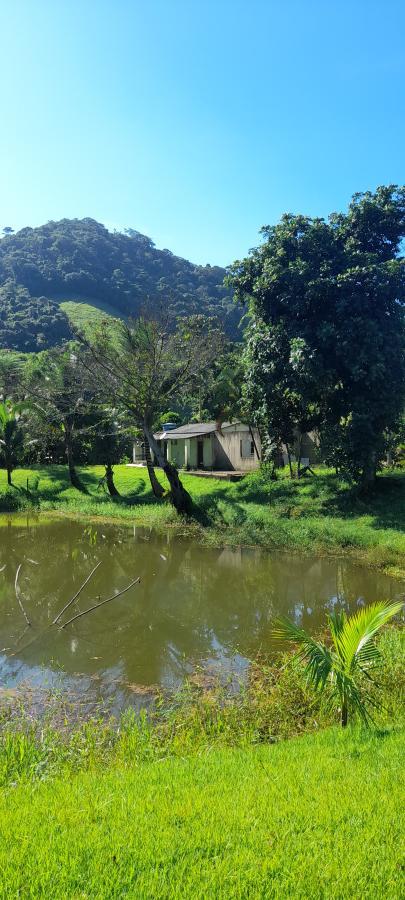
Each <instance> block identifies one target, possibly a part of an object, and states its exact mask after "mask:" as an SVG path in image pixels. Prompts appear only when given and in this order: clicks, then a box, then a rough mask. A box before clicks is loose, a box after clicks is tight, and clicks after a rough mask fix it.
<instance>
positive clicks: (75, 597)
mask: <svg viewBox="0 0 405 900" xmlns="http://www.w3.org/2000/svg"><path fill="white" fill-rule="evenodd" d="M99 566H101V562H98V563H97V565H96V566H94V569H93V570H92V571H91V572H90V575H88V576H87V578H86V580H85V581H83V584H82V585H81V586H80V587H79V590H78V591H77V592H76V594H75V595H74V597H72V599H71V600H69V602H68V603H66V606H64V607H63V609H62V610H61V611H60V613H58V615H57V616H56V618H55V619H54V620H53V622H52V625H56V623H57V622H58V620H59V619H60V618H61V617H62V616H63V613H64V612H66V610H67V609H69V606H71V605H72V603H74V602H75V600H77V598H78V596H79V594H81V592H82V590H83V588H85V587H86V584H88V583H89V581H90V578H91V577H92V575H94V573H95V571H96V569H98V567H99ZM66 624H67V623H66Z"/></svg>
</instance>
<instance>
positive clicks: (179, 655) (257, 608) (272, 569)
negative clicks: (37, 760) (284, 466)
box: [0, 519, 404, 698]
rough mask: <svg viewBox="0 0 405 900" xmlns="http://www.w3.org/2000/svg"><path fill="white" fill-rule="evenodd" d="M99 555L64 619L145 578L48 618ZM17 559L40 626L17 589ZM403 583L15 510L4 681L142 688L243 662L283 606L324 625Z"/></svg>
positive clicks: (6, 538)
mask: <svg viewBox="0 0 405 900" xmlns="http://www.w3.org/2000/svg"><path fill="white" fill-rule="evenodd" d="M3 522H4V520H3ZM100 561H101V565H100V567H99V568H98V569H97V571H96V573H95V574H94V577H93V578H92V579H91V582H90V583H89V585H88V586H87V588H86V589H85V590H84V591H83V593H82V594H81V595H80V597H79V599H78V601H77V603H75V604H74V605H73V606H72V607H70V609H69V610H68V611H67V613H66V615H65V617H64V621H66V619H67V618H70V617H71V616H72V615H74V613H75V612H77V611H79V610H81V609H85V608H86V607H88V606H90V605H91V602H96V601H97V599H98V598H104V597H106V596H109V595H110V594H112V593H114V591H120V590H122V589H123V588H124V587H125V586H126V585H127V584H128V583H129V582H130V581H132V580H133V579H134V578H136V577H137V576H140V577H141V584H140V585H136V586H135V587H134V588H133V589H131V590H130V591H129V592H128V593H126V594H123V595H122V596H121V597H119V598H117V600H113V601H112V602H111V603H109V604H106V605H105V606H104V607H103V608H102V609H100V610H97V611H95V612H93V613H90V614H89V615H88V616H84V617H82V618H80V619H78V620H77V621H76V622H74V623H72V624H71V625H69V626H68V627H67V628H66V630H61V629H58V628H55V627H51V623H52V620H53V619H54V617H55V615H56V614H57V612H58V611H59V610H60V609H62V607H63V606H64V605H65V603H66V602H67V601H68V600H69V598H70V597H72V596H73V595H74V594H75V592H76V591H77V590H78V588H79V586H80V585H81V584H82V582H83V581H84V580H85V578H86V576H87V575H88V574H89V572H90V571H91V570H92V569H93V567H94V566H95V565H96V563H97V562H100ZM20 563H21V564H22V566H21V571H20V577H19V584H20V587H21V591H22V598H23V603H24V607H25V609H26V611H27V613H28V616H29V618H30V620H31V621H32V623H33V627H32V628H26V627H25V622H24V619H23V617H22V615H21V610H20V609H19V607H18V605H17V603H16V598H15V590H14V580H15V574H16V570H17V567H18V566H19V565H20ZM403 590H404V585H401V584H400V583H399V582H397V581H394V580H393V579H389V578H388V577H386V576H384V575H381V574H379V573H377V572H372V571H368V570H366V569H363V568H361V567H358V566H355V565H353V564H352V563H350V562H348V561H343V560H330V559H311V558H303V557H298V556H292V555H288V554H284V553H280V554H279V553H273V554H265V553H263V552H261V551H259V550H251V549H237V550H232V549H229V548H226V549H222V550H221V549H219V550H215V549H207V548H203V547H201V546H199V545H198V544H196V543H190V542H189V541H188V540H186V539H179V538H173V537H172V536H171V535H170V533H168V534H167V535H166V536H165V535H162V534H158V533H155V532H153V531H150V530H148V529H139V528H132V529H131V528H122V527H116V526H114V527H113V526H107V525H104V524H100V525H91V526H88V525H87V526H84V525H83V524H81V523H77V522H69V521H66V520H63V521H58V520H56V521H53V522H49V523H45V524H43V523H38V524H36V523H35V522H30V521H27V522H26V524H22V523H21V522H19V521H18V522H17V524H15V523H14V524H13V520H12V519H11V520H9V522H8V523H6V524H3V525H2V527H0V651H1V653H0V684H1V683H3V685H4V684H6V685H8V686H10V685H11V686H13V685H15V684H16V683H18V682H19V681H21V680H27V679H28V680H29V681H30V682H31V683H34V684H44V683H49V684H53V683H55V679H58V680H59V682H62V683H65V684H69V685H70V686H72V685H73V686H74V687H75V688H76V689H79V690H80V691H81V692H83V691H84V692H85V691H90V690H94V689H95V688H96V689H97V691H99V692H100V694H101V695H103V696H112V695H116V696H118V694H119V695H120V696H121V695H122V697H123V698H127V697H128V696H129V694H132V695H134V694H135V695H137V696H139V692H140V691H141V692H142V688H141V687H140V686H141V685H144V686H146V687H147V686H151V685H159V686H163V687H173V686H175V685H177V684H179V683H180V682H181V681H182V679H184V677H185V675H186V674H187V673H188V672H190V671H191V670H192V668H193V666H194V665H195V664H196V663H202V664H204V665H206V666H207V665H209V666H210V667H211V668H213V667H214V668H215V666H219V667H221V668H222V670H223V671H225V672H226V671H231V670H235V669H236V670H241V669H243V668H244V666H245V665H246V659H247V658H249V657H251V656H253V655H254V654H256V653H257V652H258V650H260V649H268V648H269V646H270V637H269V632H270V627H271V620H272V618H273V616H274V615H275V614H279V613H283V614H285V615H288V616H290V617H291V618H293V619H294V620H295V621H296V622H297V623H299V624H302V625H303V626H304V627H305V628H308V629H310V630H312V631H316V630H318V629H319V628H320V627H321V626H322V625H323V623H324V621H325V617H326V613H327V612H328V611H331V610H332V609H334V608H338V609H341V608H344V609H346V610H349V611H350V610H353V609H355V608H357V607H358V606H359V605H361V604H363V603H366V602H371V601H373V600H376V599H390V600H392V599H394V598H395V597H397V596H398V595H399V594H401V592H403ZM61 672H62V674H61Z"/></svg>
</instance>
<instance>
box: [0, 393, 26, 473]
mask: <svg viewBox="0 0 405 900" xmlns="http://www.w3.org/2000/svg"><path fill="white" fill-rule="evenodd" d="M22 409H23V407H22V404H18V403H15V404H12V403H9V402H7V401H4V402H2V403H0V459H1V457H3V459H4V464H5V468H6V470H7V483H8V484H9V485H11V474H12V472H13V469H14V467H15V466H16V465H17V464H18V463H19V462H20V458H21V454H22V451H23V446H24V434H23V431H22V429H21V427H20V425H19V418H20V414H21V412H22Z"/></svg>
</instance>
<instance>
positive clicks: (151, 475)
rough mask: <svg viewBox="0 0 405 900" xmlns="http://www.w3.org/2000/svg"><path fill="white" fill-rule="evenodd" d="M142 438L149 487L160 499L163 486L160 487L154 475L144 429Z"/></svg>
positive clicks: (162, 493) (147, 439) (163, 490)
mask: <svg viewBox="0 0 405 900" xmlns="http://www.w3.org/2000/svg"><path fill="white" fill-rule="evenodd" d="M143 440H144V444H145V459H146V467H147V470H148V475H149V481H150V483H151V488H152V491H153V493H154V495H155V497H157V498H158V499H159V500H161V499H162V497H163V495H164V492H165V489H164V487H162V485H161V484H160V481H158V479H157V477H156V473H155V469H154V466H153V463H152V457H151V452H150V443H149V438H148V435H147V432H146V431H145V430H144V432H143Z"/></svg>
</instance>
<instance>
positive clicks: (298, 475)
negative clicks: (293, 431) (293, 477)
mask: <svg viewBox="0 0 405 900" xmlns="http://www.w3.org/2000/svg"><path fill="white" fill-rule="evenodd" d="M301 452H302V434H301V432H300V434H299V438H298V462H297V478H301Z"/></svg>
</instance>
